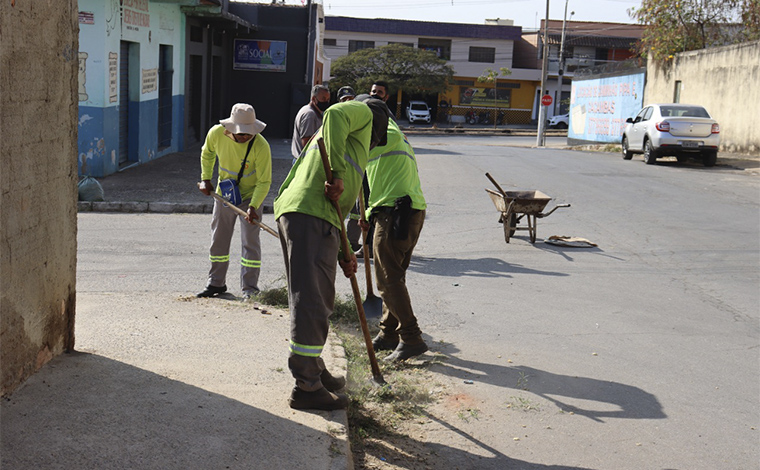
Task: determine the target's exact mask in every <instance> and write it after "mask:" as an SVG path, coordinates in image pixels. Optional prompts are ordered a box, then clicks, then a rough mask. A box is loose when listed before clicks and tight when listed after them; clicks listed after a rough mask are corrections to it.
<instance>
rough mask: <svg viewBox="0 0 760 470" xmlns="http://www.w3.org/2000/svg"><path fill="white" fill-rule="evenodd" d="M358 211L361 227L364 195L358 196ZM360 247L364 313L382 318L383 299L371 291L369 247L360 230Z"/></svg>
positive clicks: (365, 233) (373, 317)
mask: <svg viewBox="0 0 760 470" xmlns="http://www.w3.org/2000/svg"><path fill="white" fill-rule="evenodd" d="M359 210H360V211H361V222H362V225H364V224H366V223H367V221H366V220H365V219H364V194H360V195H359ZM362 247H363V250H364V274H365V276H364V277H366V278H367V298H366V299H364V304H363V306H364V313H365V314H366V315H367V318H370V319H373V320H374V319H376V318H380V317H382V316H383V299H381V298H380V297H378V296H376V295H375V293H374V291H373V290H372V267H371V266H370V261H369V247H368V246H367V232H365V231H364V229H362Z"/></svg>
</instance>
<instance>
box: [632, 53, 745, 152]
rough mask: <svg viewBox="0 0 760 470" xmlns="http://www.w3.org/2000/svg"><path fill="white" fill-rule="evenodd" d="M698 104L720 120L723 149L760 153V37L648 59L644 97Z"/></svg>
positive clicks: (650, 100) (648, 100)
mask: <svg viewBox="0 0 760 470" xmlns="http://www.w3.org/2000/svg"><path fill="white" fill-rule="evenodd" d="M679 80H680V81H681V98H680V100H679V101H680V102H681V103H687V104H699V105H702V106H704V107H705V108H706V109H707V111H708V112H709V113H710V114H711V115H712V116H713V118H715V119H716V120H717V121H718V123H719V124H720V133H721V150H722V151H728V152H738V153H744V154H750V155H760V125H758V123H760V86H758V84H759V83H760V41H752V42H746V43H742V44H737V45H733V46H726V47H718V48H714V49H706V50H700V51H691V52H684V53H681V54H677V55H676V56H675V57H674V58H673V60H672V61H671V62H670V63H667V64H658V63H655V62H654V61H651V60H650V61H649V63H648V64H647V84H646V88H645V90H644V99H645V102H646V103H671V102H673V99H674V92H675V89H676V81H679Z"/></svg>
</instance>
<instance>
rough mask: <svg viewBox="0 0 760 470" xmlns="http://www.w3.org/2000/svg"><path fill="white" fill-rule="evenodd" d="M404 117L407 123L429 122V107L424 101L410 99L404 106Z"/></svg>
mask: <svg viewBox="0 0 760 470" xmlns="http://www.w3.org/2000/svg"><path fill="white" fill-rule="evenodd" d="M406 118H407V119H408V120H409V124H414V123H415V122H416V121H424V122H426V123H428V124H430V108H429V107H428V105H427V103H425V102H424V101H410V102H409V104H408V105H407V107H406Z"/></svg>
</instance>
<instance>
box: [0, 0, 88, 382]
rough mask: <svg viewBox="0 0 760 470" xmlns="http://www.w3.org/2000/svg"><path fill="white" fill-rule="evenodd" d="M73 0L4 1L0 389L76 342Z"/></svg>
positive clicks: (0, 24)
mask: <svg viewBox="0 0 760 470" xmlns="http://www.w3.org/2000/svg"><path fill="white" fill-rule="evenodd" d="M77 21H78V20H77V1H76V0H34V1H29V0H6V1H3V2H0V90H1V91H0V238H1V239H2V240H1V242H0V364H1V365H2V384H1V388H0V393H2V395H7V394H9V393H10V392H11V391H13V389H15V388H16V387H17V386H18V385H20V384H21V383H23V381H24V380H25V379H26V378H27V377H29V375H31V374H33V373H34V372H35V371H36V370H38V369H39V368H40V367H42V366H43V365H44V364H45V363H46V362H47V361H49V360H50V359H51V358H52V357H54V356H55V355H57V354H60V353H61V352H63V351H65V350H67V349H71V348H73V346H74V308H75V298H76V291H75V287H76V284H75V282H76V231H77V225H76V223H77V219H76V216H77V206H76V199H77V189H76V183H77V161H76V155H77V67H78V63H77V49H78V46H79V41H78V36H77V33H78V23H77Z"/></svg>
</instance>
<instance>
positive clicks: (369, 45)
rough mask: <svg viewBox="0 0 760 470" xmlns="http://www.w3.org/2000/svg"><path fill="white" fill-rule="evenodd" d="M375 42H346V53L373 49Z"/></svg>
mask: <svg viewBox="0 0 760 470" xmlns="http://www.w3.org/2000/svg"><path fill="white" fill-rule="evenodd" d="M374 48H375V41H354V40H349V41H348V53H349V54H350V53H352V52H356V51H360V50H362V49H374Z"/></svg>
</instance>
